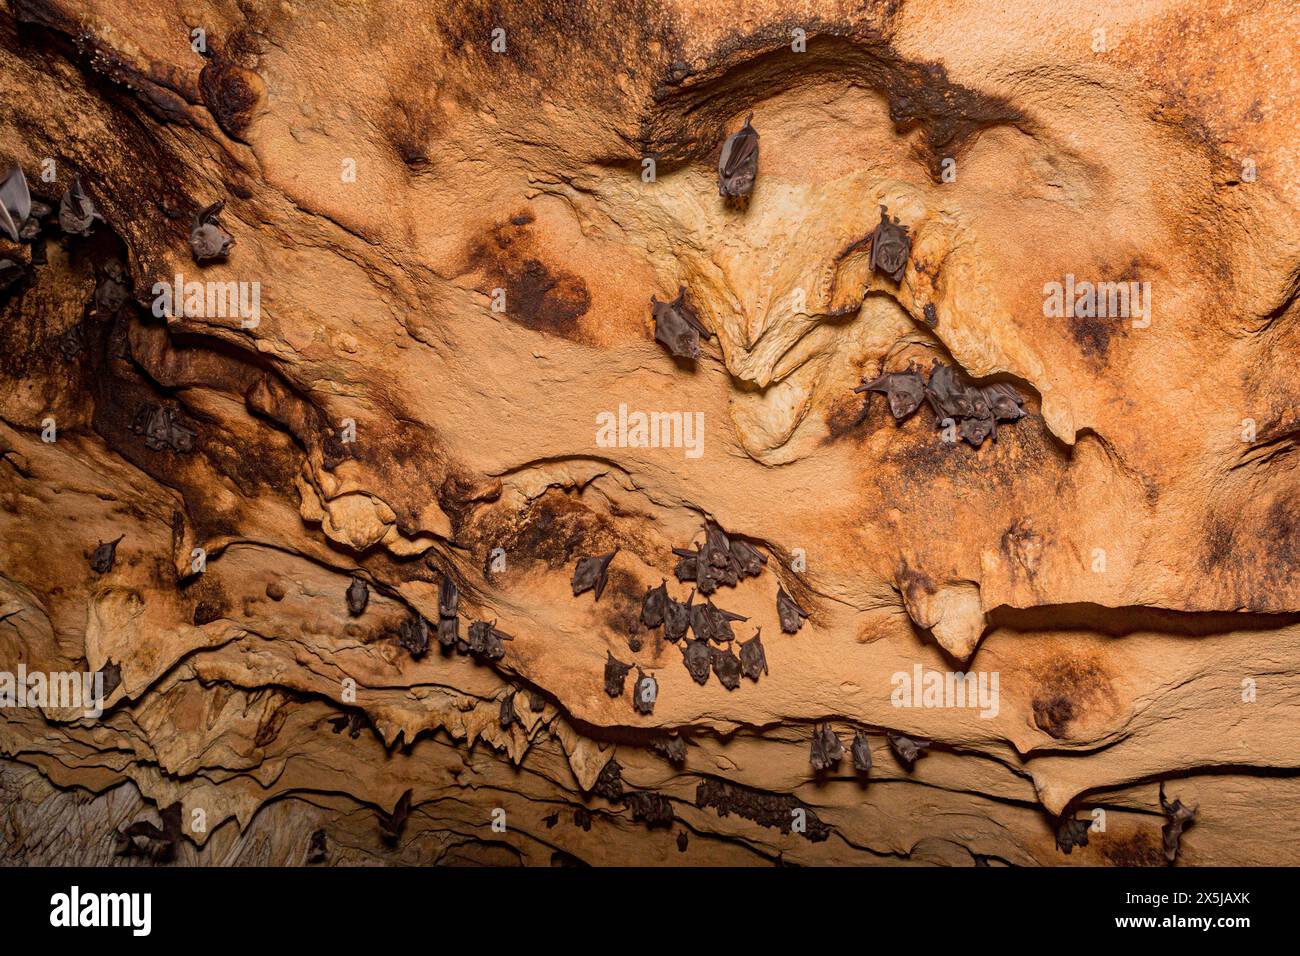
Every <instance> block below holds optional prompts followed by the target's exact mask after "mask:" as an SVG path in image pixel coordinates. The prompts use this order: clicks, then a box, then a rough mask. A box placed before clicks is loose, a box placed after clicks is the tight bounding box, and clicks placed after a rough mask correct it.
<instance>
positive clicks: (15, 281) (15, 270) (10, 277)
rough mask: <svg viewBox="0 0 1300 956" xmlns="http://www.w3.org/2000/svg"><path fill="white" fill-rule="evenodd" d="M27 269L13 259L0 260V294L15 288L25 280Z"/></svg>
mask: <svg viewBox="0 0 1300 956" xmlns="http://www.w3.org/2000/svg"><path fill="white" fill-rule="evenodd" d="M27 275H28V272H27V267H26V266H25V265H23V264H22V263H21V262H15V261H14V260H13V259H0V293H5V292H8V291H9V290H10V289H14V288H16V287H17V286H18V285H19V284H20V283H21V282H22V281H23V280H24V279H26V278H27Z"/></svg>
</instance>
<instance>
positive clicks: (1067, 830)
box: [1056, 781, 1199, 866]
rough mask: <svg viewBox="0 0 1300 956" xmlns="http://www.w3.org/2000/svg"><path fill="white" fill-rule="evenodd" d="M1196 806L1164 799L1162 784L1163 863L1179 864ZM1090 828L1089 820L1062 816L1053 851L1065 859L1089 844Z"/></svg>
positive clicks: (1175, 799) (1161, 785) (1161, 832)
mask: <svg viewBox="0 0 1300 956" xmlns="http://www.w3.org/2000/svg"><path fill="white" fill-rule="evenodd" d="M1198 809H1199V808H1198V807H1188V806H1184V805H1183V802H1182V801H1181V800H1179V799H1178V798H1176V797H1175V798H1174V800H1173V801H1172V802H1170V801H1169V800H1166V799H1165V785H1164V782H1163V781H1161V783H1160V810H1161V812H1162V813H1164V815H1165V822H1164V825H1163V826H1161V828H1160V836H1161V838H1162V842H1163V843H1164V854H1165V862H1166V863H1168V864H1169V865H1170V866H1173V865H1174V864H1175V863H1176V862H1177V861H1178V848H1179V845H1180V844H1181V843H1182V839H1183V831H1184V830H1186V829H1187V828H1188V827H1189V826H1191V825H1192V823H1194V822H1195V820H1196V812H1197V810H1198ZM1091 828H1092V823H1091V821H1089V820H1080V819H1078V818H1076V817H1075V816H1074V815H1073V814H1071V815H1069V816H1067V817H1062V818H1061V821H1060V823H1059V824H1058V826H1057V828H1056V848H1057V849H1058V850H1060V851H1061V852H1062V853H1064V854H1066V855H1067V856H1068V855H1069V854H1070V853H1071V851H1073V850H1074V848H1075V847H1076V846H1087V845H1088V831H1089V830H1090V829H1091Z"/></svg>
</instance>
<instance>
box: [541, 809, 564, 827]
mask: <svg viewBox="0 0 1300 956" xmlns="http://www.w3.org/2000/svg"><path fill="white" fill-rule="evenodd" d="M542 822H543V823H545V824H546V829H548V830H549V829H551V828H552V827H553V826H555V825H556V824H557V823H559V822H560V811H559V810H556V811H555V812H554V813H552V814H551V815H550V816H549V817H542Z"/></svg>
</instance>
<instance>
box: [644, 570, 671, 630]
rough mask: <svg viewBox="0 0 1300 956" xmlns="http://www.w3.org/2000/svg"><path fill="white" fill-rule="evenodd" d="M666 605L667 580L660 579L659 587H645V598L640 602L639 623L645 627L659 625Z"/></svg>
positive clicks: (661, 622)
mask: <svg viewBox="0 0 1300 956" xmlns="http://www.w3.org/2000/svg"><path fill="white" fill-rule="evenodd" d="M667 607H668V582H667V581H664V580H660V582H659V587H657V588H646V591H645V600H644V601H642V602H641V623H642V624H643V625H645V626H646V627H659V626H660V625H662V624H663V622H664V611H665V610H666V609H667Z"/></svg>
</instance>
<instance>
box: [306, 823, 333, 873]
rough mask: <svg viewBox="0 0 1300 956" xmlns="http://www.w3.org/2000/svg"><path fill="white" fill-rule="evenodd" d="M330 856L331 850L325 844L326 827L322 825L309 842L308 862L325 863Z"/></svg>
mask: <svg viewBox="0 0 1300 956" xmlns="http://www.w3.org/2000/svg"><path fill="white" fill-rule="evenodd" d="M328 856H329V850H328V848H327V846H326V844H325V829H324V828H323V827H322V828H321V829H319V830H316V831H314V832H313V833H312V835H311V842H310V843H308V844H307V862H308V863H309V864H315V863H324V862H325V860H326V858H327V857H328Z"/></svg>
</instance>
